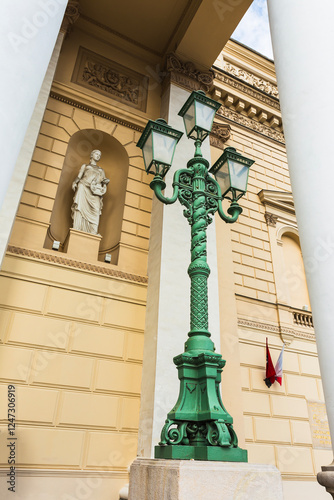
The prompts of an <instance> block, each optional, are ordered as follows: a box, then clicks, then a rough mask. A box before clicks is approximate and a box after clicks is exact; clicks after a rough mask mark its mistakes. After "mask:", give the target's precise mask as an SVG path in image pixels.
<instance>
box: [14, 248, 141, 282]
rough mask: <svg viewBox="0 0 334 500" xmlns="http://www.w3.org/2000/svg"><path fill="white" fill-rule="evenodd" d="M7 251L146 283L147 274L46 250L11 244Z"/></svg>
mask: <svg viewBox="0 0 334 500" xmlns="http://www.w3.org/2000/svg"><path fill="white" fill-rule="evenodd" d="M7 252H8V253H10V254H13V255H20V256H23V257H29V258H32V259H37V260H42V261H44V262H50V263H52V264H60V265H63V266H66V267H71V268H72V269H80V270H82V271H89V272H92V273H95V274H101V275H105V276H112V277H114V278H121V279H125V280H128V281H134V282H136V283H144V284H147V283H148V278H147V276H139V275H136V274H130V273H125V272H123V271H118V270H116V269H112V268H107V267H104V266H102V265H101V266H99V265H96V264H90V263H88V262H81V261H78V260H73V259H69V258H67V257H63V256H61V255H59V254H56V253H55V254H52V253H46V252H39V251H37V250H30V249H27V248H21V247H15V246H13V245H9V246H8V249H7Z"/></svg>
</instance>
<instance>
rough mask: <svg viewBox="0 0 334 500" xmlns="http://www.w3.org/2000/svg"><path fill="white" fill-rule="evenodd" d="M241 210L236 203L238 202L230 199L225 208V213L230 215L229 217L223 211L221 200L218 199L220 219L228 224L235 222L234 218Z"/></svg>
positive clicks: (236, 217)
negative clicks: (230, 201)
mask: <svg viewBox="0 0 334 500" xmlns="http://www.w3.org/2000/svg"><path fill="white" fill-rule="evenodd" d="M241 212H242V208H241V206H240V205H239V204H238V202H237V201H232V203H231V205H230V206H229V207H228V209H227V213H228V214H229V215H230V216H231V217H229V216H228V215H226V214H225V212H224V210H223V205H222V200H218V213H219V217H220V218H221V219H223V221H225V222H227V223H228V224H233V222H236V220H237V219H238V217H239V215H240V214H241Z"/></svg>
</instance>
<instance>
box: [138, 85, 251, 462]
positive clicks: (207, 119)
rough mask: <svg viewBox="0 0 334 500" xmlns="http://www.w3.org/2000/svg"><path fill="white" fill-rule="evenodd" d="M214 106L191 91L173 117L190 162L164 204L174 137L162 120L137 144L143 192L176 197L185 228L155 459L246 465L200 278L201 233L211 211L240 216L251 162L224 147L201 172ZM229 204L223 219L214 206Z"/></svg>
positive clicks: (204, 268) (231, 218)
mask: <svg viewBox="0 0 334 500" xmlns="http://www.w3.org/2000/svg"><path fill="white" fill-rule="evenodd" d="M219 107H220V105H219V104H218V103H217V102H216V101H214V100H212V99H209V98H208V97H206V95H205V94H204V92H201V91H196V92H192V94H191V95H190V97H189V98H188V100H187V101H186V103H185V104H184V106H183V107H182V109H181V111H180V112H179V115H181V116H182V117H183V120H184V124H185V129H186V133H187V136H188V137H190V138H192V139H194V141H195V156H194V158H192V159H191V160H189V161H188V164H187V168H184V169H180V170H177V171H176V172H175V174H174V179H173V195H172V197H171V198H166V197H165V196H164V195H163V190H164V189H165V187H166V183H165V181H164V177H165V175H166V173H167V171H168V169H169V168H170V166H171V163H172V159H173V156H174V151H175V147H176V144H177V142H178V141H179V140H180V138H181V136H182V132H178V131H177V130H174V129H172V128H171V127H169V126H168V125H167V123H166V122H165V121H164V120H161V119H159V120H157V121H156V122H153V121H151V120H150V121H149V122H148V124H147V126H146V127H145V129H144V131H143V134H142V136H141V138H140V139H139V141H138V144H137V146H138V147H140V148H141V149H142V150H143V156H144V162H145V168H146V171H147V173H153V174H154V179H153V180H152V182H151V183H150V187H151V188H152V189H153V191H154V192H155V194H156V196H157V198H158V199H159V200H160V201H161V202H162V203H165V204H167V205H168V204H171V203H174V202H175V201H176V200H177V199H178V200H179V201H180V203H181V204H182V205H183V206H184V207H185V210H184V212H183V213H184V216H185V217H186V218H187V220H188V222H189V224H190V226H191V263H190V265H189V268H188V274H189V277H190V280H191V293H190V331H189V333H188V339H187V341H186V343H185V350H184V352H183V353H182V354H180V355H178V356H176V357H175V358H174V360H173V361H174V364H175V365H176V367H177V369H178V377H179V380H180V393H179V397H178V400H177V402H176V404H175V406H174V408H172V410H171V411H170V412H169V413H168V415H167V420H166V422H165V425H164V427H163V429H162V432H161V441H160V443H159V445H158V446H156V447H155V457H156V458H164V459H181V460H184V459H195V460H219V461H229V462H247V451H246V450H242V449H241V448H239V447H238V439H237V436H236V433H235V431H234V429H233V426H232V424H233V419H232V417H231V416H230V415H229V414H228V412H227V411H226V409H225V408H224V405H223V402H222V399H221V395H220V382H221V372H222V370H223V367H224V366H225V361H224V360H223V359H222V356H221V355H220V354H218V353H216V352H215V347H214V343H213V342H212V340H211V339H210V337H211V334H210V332H209V330H208V283H207V282H208V277H209V274H210V268H209V266H208V263H207V258H206V255H207V252H206V230H207V227H208V225H209V223H210V222H211V221H212V217H213V215H214V214H215V212H217V211H218V213H219V216H220V217H221V218H222V219H223V220H224V221H225V222H227V223H233V222H235V221H236V220H237V218H238V216H239V215H240V213H241V212H242V208H241V207H240V206H239V204H238V199H239V198H240V197H241V196H242V195H243V194H244V193H245V192H246V188H247V180H248V171H249V167H250V166H251V165H252V164H253V163H254V162H253V160H249V159H247V158H245V157H243V156H242V155H240V154H239V153H237V152H236V150H235V149H234V148H226V149H225V151H224V153H223V154H222V156H221V157H220V158H219V159H218V161H217V162H216V163H215V164H214V165H213V167H212V168H211V170H210V172H212V173H213V174H215V176H216V179H214V178H213V177H212V176H211V175H210V173H209V162H208V161H207V160H206V159H205V158H203V156H202V152H201V144H202V142H203V140H204V139H205V138H206V137H207V136H208V135H209V134H210V132H211V127H212V123H213V119H214V116H215V114H216V111H217V109H218V108H219ZM224 198H226V199H228V200H230V202H231V203H230V206H229V208H228V210H227V213H228V215H226V214H225V213H224V210H223V207H222V200H223V199H224Z"/></svg>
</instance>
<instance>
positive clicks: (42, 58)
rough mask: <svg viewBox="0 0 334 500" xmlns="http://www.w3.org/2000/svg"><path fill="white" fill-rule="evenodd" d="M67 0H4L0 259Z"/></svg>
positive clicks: (40, 114)
mask: <svg viewBox="0 0 334 500" xmlns="http://www.w3.org/2000/svg"><path fill="white" fill-rule="evenodd" d="M66 5H67V0H29V2H27V1H25V0H21V1H19V2H12V1H11V0H4V4H3V5H2V13H3V15H2V16H1V19H0V39H1V44H0V57H1V60H2V67H3V75H2V77H1V79H0V96H1V120H0V147H1V156H2V162H3V165H2V168H1V183H0V263H1V261H2V258H3V256H4V253H5V251H6V247H7V243H8V239H9V236H10V232H11V229H12V224H13V222H14V218H15V214H16V211H17V207H18V204H19V200H20V197H21V193H22V189H23V186H24V182H25V178H26V175H27V172H28V167H29V164H30V160H31V156H32V152H33V148H34V146H35V142H36V139H37V136H38V131H39V128H40V124H41V121H42V118H43V114H44V111H45V106H46V102H47V99H48V96H49V92H50V88H51V84H52V80H53V76H54V72H55V69H56V64H57V61H58V57H59V53H60V48H61V44H62V41H63V37H64V33H59V29H60V26H61V22H62V19H63V16H64V12H65V9H66ZM4 13H5V14H4Z"/></svg>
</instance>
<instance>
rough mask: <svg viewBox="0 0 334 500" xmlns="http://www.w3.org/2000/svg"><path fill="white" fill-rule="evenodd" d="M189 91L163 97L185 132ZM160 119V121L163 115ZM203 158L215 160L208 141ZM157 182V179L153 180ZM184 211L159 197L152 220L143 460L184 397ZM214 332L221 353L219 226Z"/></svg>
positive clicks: (212, 290)
mask: <svg viewBox="0 0 334 500" xmlns="http://www.w3.org/2000/svg"><path fill="white" fill-rule="evenodd" d="M188 96H189V92H188V91H186V90H183V89H181V88H179V87H176V86H175V85H171V86H170V88H169V89H168V90H167V91H166V92H165V94H164V96H163V98H162V109H161V115H162V118H165V119H166V120H167V121H168V123H169V125H171V126H172V127H174V128H176V129H178V130H180V131H184V126H183V120H182V118H181V117H180V116H178V115H177V114H178V112H179V110H180V109H181V107H182V106H183V104H184V103H185V101H186V100H187V98H188ZM155 118H159V117H158V116H157V117H155ZM194 152H195V147H194V141H193V140H191V139H187V136H186V134H184V136H183V137H182V139H181V140H180V142H179V144H178V145H177V149H176V153H175V157H174V162H173V165H172V168H171V170H170V172H169V173H168V175H167V177H166V183H167V186H168V187H167V189H166V195H167V196H170V194H171V192H172V190H171V184H172V180H173V174H174V172H175V170H177V169H179V168H186V165H187V162H188V160H190V159H191V158H192V157H193V156H194ZM202 152H203V156H204V157H205V158H206V159H207V160H209V161H210V145H209V139H208V138H207V139H206V140H205V141H204V143H203V147H202ZM152 179H153V177H152ZM183 210H184V207H183V206H182V205H180V203H179V202H178V201H176V202H175V204H174V205H168V206H166V205H163V204H162V203H161V202H160V201H158V200H157V199H156V198H155V196H154V199H153V207H152V216H151V235H150V248H149V264H148V276H149V286H148V298H147V309H146V328H145V344H144V360H143V378H142V391H141V411H140V424H139V441H138V455H139V456H141V457H147V458H150V457H153V456H154V446H156V445H157V444H158V443H159V441H160V433H161V430H162V427H163V424H164V421H165V419H166V417H167V413H168V412H169V411H170V410H171V409H172V408H173V406H174V404H175V403H176V400H177V397H178V394H179V381H178V377H177V369H176V366H175V365H174V364H173V357H174V356H176V355H178V354H181V353H182V352H183V350H184V343H185V341H186V340H187V333H188V332H189V329H190V279H189V277H188V274H187V269H188V266H189V264H190V239H191V233H190V226H189V224H188V221H187V219H186V218H185V217H184V216H183ZM208 263H209V266H210V268H211V274H210V277H209V330H210V332H211V333H212V339H213V341H214V343H215V345H216V351H217V352H220V342H219V302H218V273H217V254H216V235H215V224H214V223H213V224H211V225H210V226H209V227H208Z"/></svg>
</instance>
